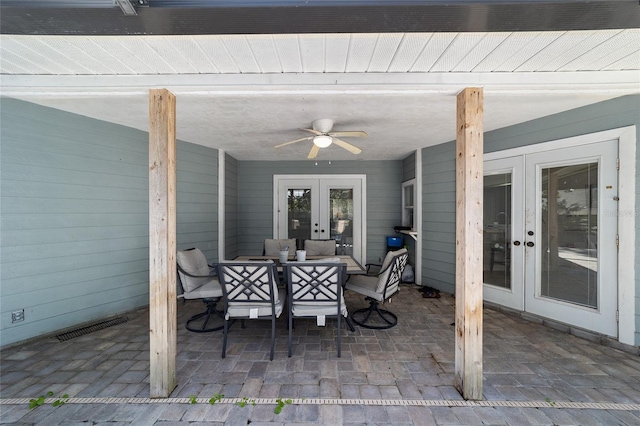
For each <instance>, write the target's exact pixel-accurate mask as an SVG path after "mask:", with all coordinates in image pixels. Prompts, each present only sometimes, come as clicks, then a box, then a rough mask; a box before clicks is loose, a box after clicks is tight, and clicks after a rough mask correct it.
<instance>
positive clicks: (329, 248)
mask: <svg viewBox="0 0 640 426" xmlns="http://www.w3.org/2000/svg"><path fill="white" fill-rule="evenodd" d="M336 247H337V245H336V240H304V249H305V251H306V252H307V256H333V255H335V254H336Z"/></svg>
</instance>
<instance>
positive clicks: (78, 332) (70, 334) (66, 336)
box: [56, 317, 129, 342]
mask: <svg viewBox="0 0 640 426" xmlns="http://www.w3.org/2000/svg"><path fill="white" fill-rule="evenodd" d="M127 321H129V318H127V317H118V318H113V319H110V320H106V321H101V322H98V323H95V324H92V325H88V326H85V327H80V328H76V329H75V330H71V331H67V332H65V333H62V334H58V335H57V336H56V339H58V340H59V341H61V342H64V341H66V340H70V339H73V338H76V337H80V336H84V335H85V334H89V333H93V332H94V331H98V330H103V329H105V328H108V327H112V326H114V325H118V324H124V323H125V322H127Z"/></svg>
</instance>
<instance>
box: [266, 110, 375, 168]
mask: <svg viewBox="0 0 640 426" xmlns="http://www.w3.org/2000/svg"><path fill="white" fill-rule="evenodd" d="M311 127H312V128H311V129H300V130H304V131H305V132H309V133H313V135H314V136H307V137H306V138H300V139H296V140H294V141H289V142H285V143H281V144H280V145H276V146H275V148H282V147H283V146H287V145H291V144H294V143H298V142H302V141H308V140H312V141H313V146H312V147H311V151H309V155H308V156H307V158H310V159H313V158H316V157H317V156H318V152H320V148H327V147H328V146H329V145H331V144H332V143H335V144H336V145H338V146H339V147H341V148H344V149H346V150H347V151H349V152H351V153H353V154H360V153H361V152H362V150H361V149H360V148H358V147H357V146H354V145H351V144H350V143H349V142H345V141H343V140H341V139H338V138H339V137H341V138H342V137H349V138H364V137H367V136H368V135H367V132H363V131H360V130H355V131H344V132H332V131H331V129H332V128H333V120H331V119H330V118H321V119H318V120H314V121H313V123H312V124H311Z"/></svg>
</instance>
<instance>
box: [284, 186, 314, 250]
mask: <svg viewBox="0 0 640 426" xmlns="http://www.w3.org/2000/svg"><path fill="white" fill-rule="evenodd" d="M311 191H312V190H311V188H288V189H287V217H288V220H287V238H297V239H298V240H299V241H304V240H306V239H310V238H311Z"/></svg>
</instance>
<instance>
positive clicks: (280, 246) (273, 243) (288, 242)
mask: <svg viewBox="0 0 640 426" xmlns="http://www.w3.org/2000/svg"><path fill="white" fill-rule="evenodd" d="M285 248H288V249H289V254H290V255H293V254H295V252H296V239H295V238H289V239H284V240H275V239H271V238H267V239H266V240H264V254H265V256H278V255H279V254H280V250H284V249H285Z"/></svg>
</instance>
